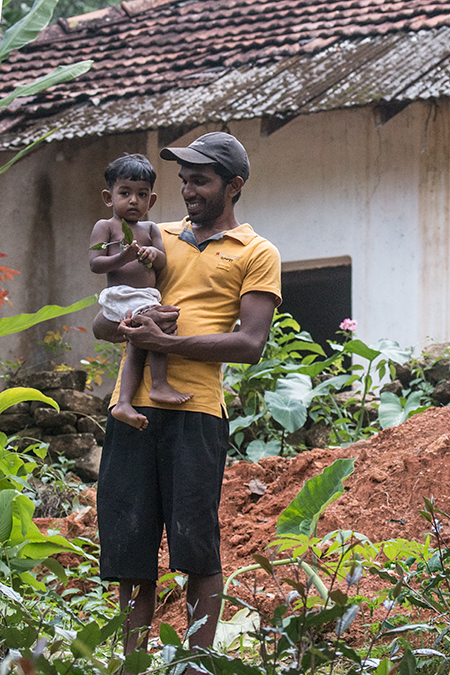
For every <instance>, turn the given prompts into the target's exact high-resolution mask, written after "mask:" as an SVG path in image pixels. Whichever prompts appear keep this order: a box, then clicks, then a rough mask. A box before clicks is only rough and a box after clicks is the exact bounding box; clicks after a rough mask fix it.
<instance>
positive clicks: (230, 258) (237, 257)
mask: <svg viewBox="0 0 450 675" xmlns="http://www.w3.org/2000/svg"><path fill="white" fill-rule="evenodd" d="M216 255H218V256H220V259H221V260H226V261H227V262H234V261H235V260H240V259H241V256H240V255H231V254H230V253H228V254H227V253H220V251H218V252H217V253H216Z"/></svg>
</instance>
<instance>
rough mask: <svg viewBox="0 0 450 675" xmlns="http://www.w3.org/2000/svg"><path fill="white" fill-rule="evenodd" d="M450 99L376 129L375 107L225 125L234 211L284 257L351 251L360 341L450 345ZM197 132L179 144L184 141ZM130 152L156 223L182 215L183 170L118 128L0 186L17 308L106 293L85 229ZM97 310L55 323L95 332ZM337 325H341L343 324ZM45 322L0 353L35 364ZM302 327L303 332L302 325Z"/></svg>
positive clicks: (38, 159) (19, 170) (50, 155)
mask: <svg viewBox="0 0 450 675" xmlns="http://www.w3.org/2000/svg"><path fill="white" fill-rule="evenodd" d="M449 105H450V104H449V103H448V102H446V101H444V102H440V103H439V106H437V107H431V106H430V105H428V104H425V103H413V104H411V105H410V106H408V107H407V108H406V109H404V110H403V111H402V112H401V113H399V114H397V115H396V116H394V117H393V118H392V119H390V120H389V121H388V122H387V123H386V124H384V125H378V124H377V116H376V112H375V111H374V110H373V109H372V108H363V109H352V110H341V111H331V112H327V113H318V114H315V115H310V116H302V117H298V118H297V119H295V120H293V121H292V122H291V123H289V124H287V125H285V126H284V127H282V128H281V129H279V130H278V131H277V132H275V133H273V134H272V135H271V136H269V137H262V136H261V135H260V124H259V121H258V120H254V121H248V122H239V123H238V122H236V123H230V131H231V132H232V133H234V134H235V135H236V136H238V137H239V138H240V140H242V142H243V143H244V145H245V146H246V147H247V149H248V153H249V156H250V161H251V166H252V170H251V179H250V181H249V183H248V184H247V185H246V187H245V189H244V191H243V195H242V198H241V201H240V202H239V204H238V208H237V212H238V219H239V220H241V221H242V222H243V221H249V222H250V223H251V224H252V225H253V226H254V227H255V229H257V231H258V232H259V233H260V234H262V235H264V236H267V237H268V238H270V239H271V240H272V241H273V242H274V243H275V244H276V245H277V246H278V248H279V249H280V252H281V256H282V260H283V262H296V261H304V260H309V259H316V258H328V257H336V256H350V257H351V259H352V297H353V318H356V319H357V320H358V322H359V330H358V334H359V336H360V337H361V338H362V339H364V340H367V341H369V342H370V341H375V340H376V339H378V338H380V337H390V338H392V339H396V340H398V341H399V342H400V343H401V344H402V345H403V346H409V345H415V346H418V347H421V346H423V343H424V341H425V340H426V338H427V336H430V337H433V338H435V339H436V340H438V341H446V340H448V339H449V338H450V316H449V309H448V308H449V304H450V297H449V296H450V288H449V283H450V280H449V236H448V235H449V179H450V176H449V173H450V171H449V156H450V152H449V151H450V138H449V121H450V107H449ZM216 128H217V127H215V126H214V125H210V126H208V127H202V128H199V129H197V130H196V131H194V132H191V133H190V134H188V135H187V136H185V137H183V138H182V139H180V140H179V144H180V145H185V144H187V143H189V142H190V141H191V140H193V139H194V138H195V137H197V136H198V135H200V134H201V133H205V132H206V131H213V130H215V129H216ZM123 151H128V152H147V153H148V155H149V157H150V159H151V160H152V162H153V163H154V165H155V168H156V171H157V174H158V180H157V185H156V192H157V193H158V201H157V203H156V205H155V207H154V209H153V210H152V219H153V220H156V221H157V222H160V221H162V220H176V219H178V218H179V217H180V216H182V215H184V212H185V210H184V205H183V203H182V201H181V197H180V195H179V179H178V178H177V166H176V165H175V164H174V163H171V162H163V161H162V160H160V159H159V155H158V139H157V134H156V133H154V132H152V133H149V134H144V133H141V134H124V135H121V136H116V137H106V138H100V139H91V140H89V141H86V140H83V141H81V140H77V139H73V140H67V141H64V142H59V143H56V142H54V143H50V144H48V145H46V146H45V147H43V148H42V149H40V150H39V151H38V152H36V153H34V154H33V155H32V156H30V157H28V158H26V159H25V160H23V161H22V162H20V163H19V164H17V165H16V166H14V167H13V168H12V169H11V170H10V171H9V172H7V173H6V174H4V175H3V176H2V178H1V182H2V188H3V189H2V207H3V208H2V214H1V216H0V231H1V245H0V250H1V251H2V252H4V253H7V254H8V258H6V259H5V260H4V262H5V264H8V265H9V266H10V267H13V268H16V269H19V270H21V274H20V275H19V276H18V277H16V279H15V280H14V281H13V282H7V284H8V288H9V289H10V296H11V299H12V301H13V303H14V309H13V310H9V309H8V308H7V306H5V305H4V306H3V308H2V310H1V311H2V313H3V315H9V314H13V313H16V312H24V311H35V310H37V309H38V308H39V307H40V306H41V305H43V304H47V303H57V304H61V305H64V304H69V303H71V302H74V301H75V300H78V299H80V298H82V297H85V296H87V295H89V294H91V293H93V292H97V291H99V290H101V288H102V287H103V285H104V278H103V277H101V276H95V275H93V274H91V272H90V270H89V266H88V262H87V258H88V256H87V249H88V242H89V234H90V231H91V228H92V225H93V223H94V222H95V220H97V219H98V218H100V217H106V216H107V215H108V210H107V209H106V207H104V206H103V204H102V201H101V196H100V193H101V190H102V188H103V170H104V167H105V165H106V164H107V163H108V161H110V160H111V159H114V158H115V157H116V156H118V155H119V154H121V153H122V152H123ZM94 314H95V309H94V308H92V309H89V310H84V311H83V312H81V313H79V314H77V315H74V316H72V317H67V318H64V319H61V320H57V321H55V323H54V324H53V326H52V327H54V326H56V327H58V326H60V325H61V324H62V323H65V324H67V325H75V326H84V327H86V328H89V326H90V324H91V321H92V318H93V316H94ZM342 318H345V317H342ZM49 327H50V326H49V325H48V324H44V325H42V326H40V327H36V329H32V330H30V331H27V332H26V333H23V334H22V335H20V336H16V337H13V338H8V339H5V338H4V339H3V340H1V341H0V356H1V357H3V358H5V357H12V356H14V355H24V356H26V357H27V362H28V363H29V364H32V363H36V362H37V361H39V360H40V359H41V358H42V353H38V352H36V347H35V345H36V341H37V340H38V339H42V337H43V335H44V334H45V332H46V331H47V330H48V329H49ZM302 327H303V328H304V329H306V330H307V329H308V326H306V325H304V326H302ZM72 342H73V344H74V351H73V352H72V353H71V354H69V355H68V358H67V361H69V362H71V363H72V364H73V365H75V364H76V363H77V362H78V360H79V358H80V357H82V356H86V355H88V354H91V355H92V348H91V342H92V338H91V336H90V335H87V336H83V335H75V334H74V335H73V339H72Z"/></svg>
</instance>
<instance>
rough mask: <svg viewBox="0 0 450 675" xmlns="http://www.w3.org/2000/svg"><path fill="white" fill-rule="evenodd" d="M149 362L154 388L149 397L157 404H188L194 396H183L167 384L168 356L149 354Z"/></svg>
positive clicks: (157, 353)
mask: <svg viewBox="0 0 450 675" xmlns="http://www.w3.org/2000/svg"><path fill="white" fill-rule="evenodd" d="M127 360H128V359H127ZM148 360H149V363H150V370H151V373H152V388H151V390H150V393H149V395H148V396H149V398H151V399H152V401H156V402H157V403H186V401H189V399H190V398H192V397H193V395H194V394H181V393H180V392H179V391H177V390H176V389H174V388H173V387H171V386H170V384H169V383H168V382H167V355H166V354H160V353H159V352H149V353H148ZM121 391H122V388H121Z"/></svg>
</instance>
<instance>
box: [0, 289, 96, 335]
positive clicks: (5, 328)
mask: <svg viewBox="0 0 450 675" xmlns="http://www.w3.org/2000/svg"><path fill="white" fill-rule="evenodd" d="M96 302H97V295H90V296H89V297H88V298H84V300H79V301H78V302H75V303H74V304H73V305H69V306H67V307H60V306H59V305H46V306H45V307H42V308H41V309H40V310H39V311H38V312H36V313H35V314H17V315H16V316H8V317H3V318H2V319H0V337H2V336H4V335H12V334H13V333H20V332H21V331H23V330H26V329H27V328H31V326H34V325H35V324H37V323H41V322H42V321H48V320H49V319H55V318H56V317H58V316H64V314H70V313H71V312H78V311H79V310H80V309H84V308H85V307H90V306H91V305H93V304H95V303H96Z"/></svg>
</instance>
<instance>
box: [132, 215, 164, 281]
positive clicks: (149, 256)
mask: <svg viewBox="0 0 450 675" xmlns="http://www.w3.org/2000/svg"><path fill="white" fill-rule="evenodd" d="M149 235H150V238H151V241H152V245H151V246H141V248H140V249H139V260H140V261H141V262H143V263H146V264H148V263H152V266H153V268H154V269H155V271H156V272H160V271H161V270H162V269H163V267H165V266H166V262H167V259H166V252H165V250H164V244H163V241H162V238H161V233H160V231H159V228H158V227H156V225H155V224H154V223H151V224H150V226H149Z"/></svg>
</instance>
